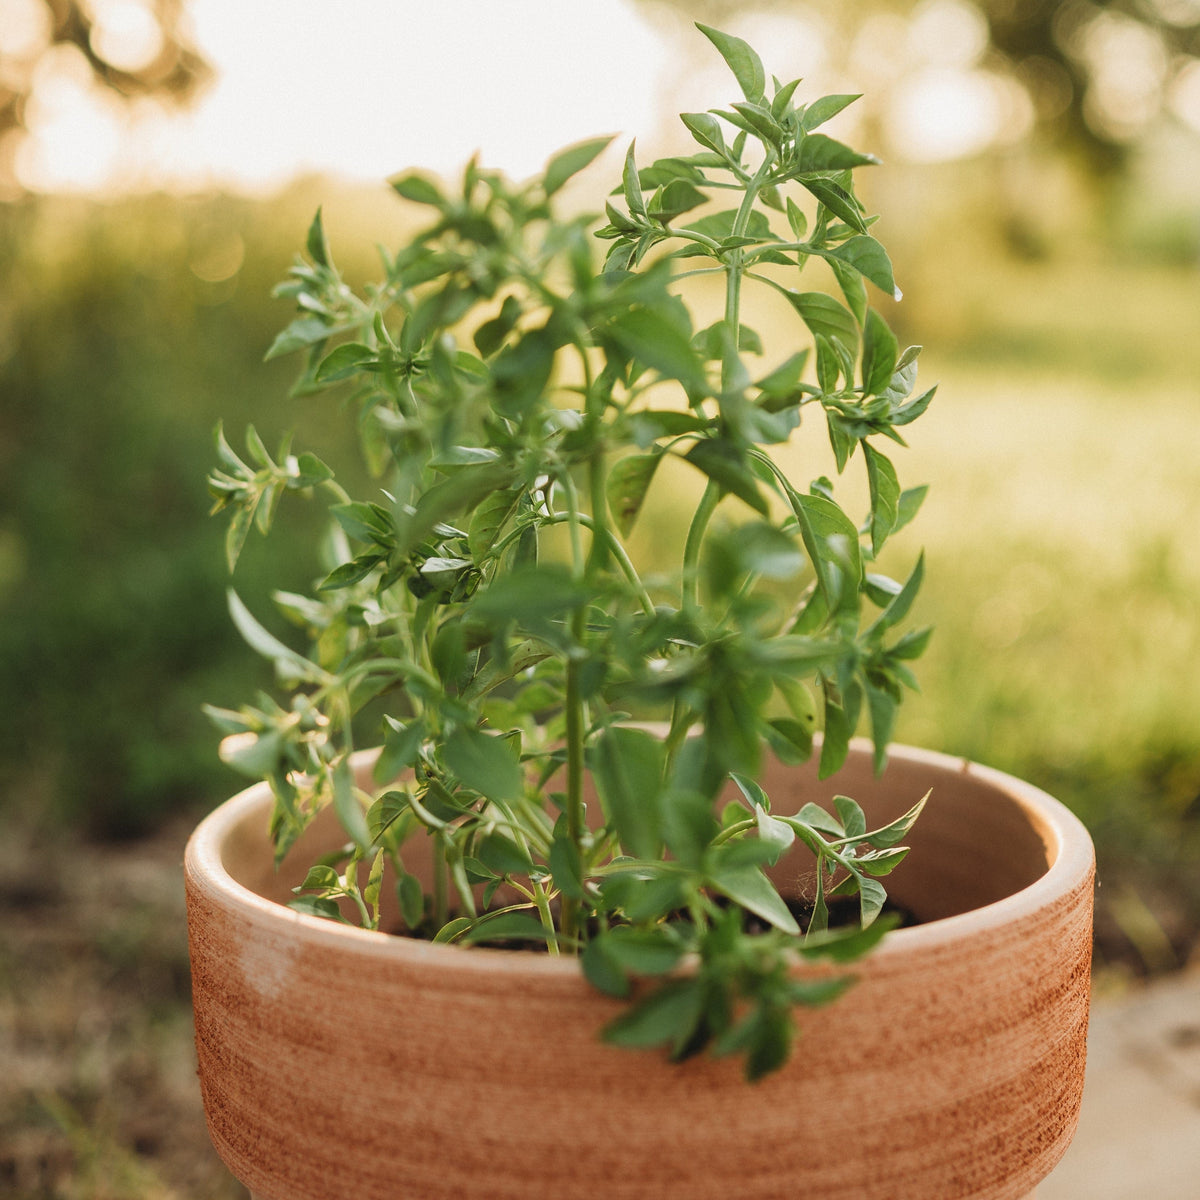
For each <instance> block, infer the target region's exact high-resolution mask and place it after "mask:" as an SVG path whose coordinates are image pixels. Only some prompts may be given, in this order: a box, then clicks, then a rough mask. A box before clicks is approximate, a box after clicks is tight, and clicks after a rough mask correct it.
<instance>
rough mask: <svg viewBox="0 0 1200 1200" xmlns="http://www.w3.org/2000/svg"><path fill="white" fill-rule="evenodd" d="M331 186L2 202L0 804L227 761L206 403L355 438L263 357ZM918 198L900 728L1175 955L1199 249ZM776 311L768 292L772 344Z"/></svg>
mask: <svg viewBox="0 0 1200 1200" xmlns="http://www.w3.org/2000/svg"><path fill="white" fill-rule="evenodd" d="M319 194H320V189H318V188H316V187H315V186H314V185H313V184H311V183H310V184H307V185H299V186H297V187H295V188H293V189H292V190H291V191H290V192H288V193H287V194H285V195H284V196H283V197H282V198H280V199H279V200H277V201H275V202H274V203H271V204H267V203H256V202H251V201H248V200H234V199H229V198H221V197H211V198H192V199H174V198H170V197H165V196H157V197H147V198H142V199H132V200H126V201H121V202H115V203H112V204H109V205H94V204H86V203H83V202H79V201H69V200H61V199H59V200H43V201H30V202H28V203H25V204H23V205H17V206H10V207H9V208H7V209H0V702H2V703H3V711H4V712H5V714H6V723H7V725H8V735H7V738H6V744H7V751H6V753H5V754H4V755H3V756H0V805H3V804H5V803H7V804H8V805H20V806H22V807H23V808H26V809H32V810H34V811H36V812H41V813H43V814H45V815H46V817H47V818H48V819H52V820H55V821H58V822H66V823H69V824H72V825H75V826H78V827H80V828H81V829H84V830H87V831H91V832H97V833H102V834H128V833H135V832H138V831H141V830H145V829H146V828H148V827H151V826H153V825H154V824H156V823H157V822H159V821H161V820H162V819H163V817H164V815H165V814H167V813H169V812H172V811H175V810H178V809H179V808H181V807H184V808H192V809H199V808H202V807H207V806H208V805H211V804H212V803H213V802H214V801H215V800H216V799H218V798H219V797H220V796H222V795H223V794H226V793H228V792H229V791H231V790H233V789H234V788H235V787H237V786H239V781H238V780H237V779H236V778H235V777H233V776H232V775H231V774H230V773H229V772H227V771H226V770H225V769H224V768H223V767H221V766H220V765H219V764H218V763H217V761H216V756H215V742H216V737H215V735H214V733H213V732H212V731H211V730H210V728H209V727H208V725H207V723H206V722H205V721H204V719H203V718H202V716H201V715H200V711H199V708H200V704H201V702H203V701H211V702H214V703H218V704H233V705H236V704H237V703H240V702H241V701H242V700H244V699H247V698H249V696H250V695H251V694H252V692H253V690H254V689H255V688H256V687H262V686H269V682H270V681H269V678H268V676H267V674H266V672H265V671H264V670H263V669H262V668H261V667H260V666H259V665H258V664H256V663H255V662H253V661H252V660H251V659H250V657H249V656H248V655H247V654H246V653H245V652H244V650H243V648H242V646H241V644H240V642H239V640H238V639H237V636H236V634H235V633H234V632H233V630H232V628H231V627H230V623H229V621H228V619H227V617H226V614H225V606H224V600H223V592H224V589H225V587H226V586H227V583H228V580H227V579H226V576H225V570H224V562H223V555H222V550H221V540H222V532H223V531H222V527H221V522H220V521H218V520H209V519H208V518H207V516H206V512H207V507H208V499H207V496H206V494H205V490H204V475H205V473H206V470H207V469H208V467H209V465H210V460H211V442H210V435H211V430H212V427H213V426H214V424H215V423H216V421H217V419H218V418H224V420H225V423H226V426H227V429H228V430H229V432H230V436H231V439H233V440H234V441H235V443H236V442H237V441H238V440H239V439H240V437H241V433H242V429H243V427H244V426H245V424H246V423H247V422H251V421H252V422H254V423H255V424H256V425H257V426H258V428H259V429H260V431H261V432H262V433H263V435H264V437H265V438H266V440H267V442H268V444H269V445H270V444H272V443H274V442H275V441H277V439H278V437H279V435H280V434H281V433H282V431H283V430H285V429H288V428H292V427H295V428H296V430H297V440H296V444H297V446H299V447H303V446H305V445H307V444H310V442H311V441H313V440H316V441H318V442H319V444H320V446H321V447H322V449H323V450H325V451H326V452H327V453H329V454H330V456H331V457H332V458H333V459H335V460H337V462H338V464H339V466H340V465H341V464H342V463H346V464H348V463H349V462H350V461H351V459H352V455H353V451H352V449H351V446H350V439H349V437H348V433H347V431H346V430H345V429H343V428H342V426H343V425H346V424H348V423H347V422H345V421H344V420H343V419H342V413H341V410H340V407H339V404H338V402H337V401H336V400H334V401H330V400H329V399H328V398H320V399H317V400H312V399H309V400H302V401H292V400H289V399H287V396H286V392H287V387H288V384H289V382H290V379H291V375H292V371H293V370H294V366H293V364H291V363H288V362H286V361H285V362H284V363H282V364H280V363H278V362H274V363H269V364H264V363H262V361H261V360H262V355H263V352H264V350H265V348H266V347H267V346H268V345H269V344H270V342H271V339H272V337H273V336H274V333H275V331H276V330H277V329H278V328H279V327H280V326H281V325H282V324H283V323H284V322H285V321H286V320H287V319H288V316H289V313H288V308H287V305H286V304H285V303H283V302H275V301H271V300H270V299H269V291H270V288H271V286H272V284H273V283H274V282H276V281H277V280H278V279H279V278H281V277H282V275H283V273H284V272H285V271H286V269H287V266H288V264H289V263H290V261H291V258H292V255H293V253H294V250H295V248H296V247H298V246H299V245H300V244H301V242H302V239H303V232H304V229H305V227H306V225H307V222H308V220H309V218H310V217H311V213H312V210H313V209H314V208H315V207H316V203H317V201H318V196H319ZM325 198H326V199H327V201H328V203H327V206H326V223H327V226H328V227H329V229H330V232H331V237H332V240H333V244H334V247H335V253H336V254H338V255H339V256H340V257H341V258H342V259H344V260H346V261H347V262H348V264H349V266H350V270H351V274H352V275H354V274H362V273H364V272H366V271H368V270H369V269H370V268H371V261H370V260H371V257H372V253H373V251H372V243H373V241H374V240H375V239H376V238H379V239H380V240H383V241H385V242H387V241H389V240H390V239H391V238H392V237H393V236H394V234H395V232H396V231H397V230H398V229H399V228H400V227H401V222H402V220H403V219H404V215H405V214H404V213H403V211H402V210H400V209H399V208H397V207H395V206H393V205H391V202H390V199H389V197H387V195H386V194H385V192H384V190H383V189H380V191H379V193H371V194H369V195H362V194H350V193H340V192H335V193H332V194H329V193H328V191H326V196H325ZM910 200H911V197H907V196H906V195H904V194H900V195H897V196H893V197H891V198H889V199H888V200H887V201H886V203H885V204H881V206H883V207H885V208H887V209H888V211H891V212H893V213H894V214H895V213H897V205H899V206H900V209H899V214H898V215H896V216H893V218H892V223H893V224H897V225H898V226H899V228H898V229H897V230H896V231H894V233H892V234H890V233H889V232H888V231H886V230H885V231H883V236H884V237H885V238H893V239H894V241H893V246H894V254H895V258H896V267H897V277H898V278H899V279H900V280H901V282H902V285H903V286H904V288H905V291H906V293H907V296H906V299H905V301H904V303H903V304H902V305H900V306H898V307H897V308H895V309H894V310H891V309H889V318H890V319H892V320H893V321H894V322H895V324H896V325H897V326H898V328H899V330H900V333H901V336H902V337H907V338H908V340H914V341H915V340H920V341H923V342H924V343H925V344H926V345H927V347H928V348H927V350H926V353H925V356H924V357H923V359H922V370H921V375H922V380H923V381H924V382H925V383H926V384H928V383H931V382H934V381H939V382H940V390H939V393H938V397H937V399H936V400H935V402H934V404H933V406H932V407H931V409H930V411H929V414H928V415H927V416H926V417H925V418H924V419H923V420H922V422H920V423H919V424H918V425H916V426H914V427H913V429H912V431H911V435H912V436H911V441H912V448H911V451H910V452H909V453H901V454H899V455H898V456H897V460H896V461H897V465H898V468H899V470H900V474H901V480H902V482H903V483H904V484H905V485H912V484H915V483H920V482H927V483H930V484H931V485H932V490H931V493H930V498H929V500H928V502H927V505H926V509H925V510H924V512H923V513H922V516H921V518H920V519H919V520H918V521H917V523H916V525H915V526H914V527H913V528H912V529H911V530H910V531H906V532H905V534H904V535H903V542H902V544H901V545H900V546H899V547H898V548H897V552H896V562H895V564H894V569H895V570H896V571H902V570H904V569H906V566H905V564H906V563H907V562H910V561H911V558H912V556H913V555H914V554H915V552H916V549H917V548H918V547H919V546H922V545H923V546H924V547H925V548H926V549H927V552H928V556H929V571H928V577H927V583H926V586H925V591H924V595H923V598H922V600H921V602H920V603H919V606H918V607H919V614H918V615H919V617H920V619H921V620H922V622H926V621H927V622H932V623H933V624H935V625H936V626H937V634H936V636H935V638H934V641H933V643H932V646H931V649H930V651H929V653H928V655H927V657H926V659H925V660H924V661H923V662H922V663H921V664H919V667H920V670H919V676H920V679H921V681H922V687H923V693H922V695H920V696H918V697H915V698H913V699H912V700H911V701H910V702H909V704H908V706H907V709H906V711H905V713H904V715H903V717H902V723H901V726H900V731H899V733H900V736H901V738H903V739H904V740H908V741H914V742H919V743H921V744H925V745H928V746H932V747H935V748H940V749H944V750H947V751H950V752H952V753H956V754H963V755H967V756H969V757H972V758H975V759H979V760H981V761H984V762H989V763H992V764H994V765H996V766H998V767H1001V768H1003V769H1007V770H1011V771H1014V772H1016V773H1018V774H1021V775H1024V776H1026V777H1028V778H1030V779H1032V780H1033V781H1034V782H1037V783H1040V784H1042V785H1043V786H1046V787H1047V788H1048V789H1049V790H1051V791H1052V792H1054V793H1055V794H1057V795H1059V796H1060V797H1061V798H1063V799H1064V800H1065V801H1066V802H1067V803H1068V804H1070V805H1071V806H1072V807H1073V808H1074V809H1075V810H1076V811H1078V812H1079V813H1080V815H1081V816H1083V818H1084V819H1085V820H1086V821H1087V822H1088V823H1089V825H1090V826H1091V828H1092V829H1093V832H1094V833H1095V835H1096V837H1097V840H1098V842H1099V843H1100V846H1101V854H1102V865H1103V866H1104V867H1105V869H1106V870H1107V871H1108V872H1109V875H1110V877H1111V878H1112V879H1113V880H1114V881H1115V883H1117V884H1120V885H1121V886H1123V885H1124V884H1125V883H1126V882H1130V883H1131V884H1132V885H1133V886H1136V887H1137V888H1139V889H1141V891H1142V892H1143V893H1145V894H1156V895H1157V894H1158V892H1161V896H1162V899H1161V900H1157V901H1156V902H1155V911H1156V912H1157V913H1159V914H1160V918H1159V919H1160V923H1161V924H1162V926H1163V928H1164V929H1166V931H1167V934H1168V940H1172V941H1173V942H1175V943H1177V944H1178V953H1180V954H1182V953H1184V952H1185V947H1186V944H1187V943H1188V942H1190V940H1191V939H1192V937H1193V936H1194V933H1195V930H1196V929H1197V928H1200V882H1198V881H1197V880H1196V875H1197V874H1198V873H1197V872H1196V871H1195V869H1194V868H1195V864H1196V861H1197V858H1198V857H1200V853H1198V852H1200V844H1198V843H1200V836H1198V834H1197V828H1198V826H1200V735H1198V732H1197V731H1200V671H1198V670H1197V668H1198V667H1200V646H1198V645H1197V641H1198V637H1200V634H1198V632H1197V627H1198V622H1197V620H1196V611H1195V600H1194V598H1195V596H1196V595H1197V594H1198V586H1200V544H1198V542H1197V539H1196V538H1195V536H1194V533H1193V531H1194V530H1195V528H1196V527H1197V523H1198V521H1197V519H1198V518H1200V477H1198V475H1197V472H1196V470H1195V465H1194V455H1193V449H1192V448H1193V447H1194V446H1195V444H1196V439H1195V435H1194V422H1195V419H1196V416H1197V405H1198V403H1200V400H1198V395H1197V387H1196V380H1197V379H1198V378H1200V339H1198V338H1197V337H1196V336H1195V314H1196V312H1197V311H1198V309H1200V305H1198V303H1197V301H1198V300H1200V294H1198V293H1200V275H1198V274H1197V270H1196V265H1195V260H1194V258H1193V257H1192V255H1191V252H1190V250H1188V248H1187V244H1186V243H1179V246H1181V247H1183V248H1182V249H1179V248H1178V247H1177V249H1176V251H1173V252H1172V253H1171V254H1167V253H1162V252H1159V250H1155V252H1153V253H1151V252H1150V251H1149V250H1147V251H1146V252H1144V253H1139V252H1136V246H1135V245H1134V244H1133V243H1132V242H1131V241H1130V240H1129V239H1128V238H1121V237H1118V236H1110V237H1108V238H1104V237H1097V236H1091V235H1089V236H1084V234H1083V233H1082V232H1080V231H1074V232H1073V233H1072V235H1071V236H1069V237H1068V236H1064V237H1063V238H1061V239H1057V240H1055V239H1053V238H1051V239H1049V240H1045V239H1041V240H1038V239H1032V240H1031V239H1030V238H1028V237H1026V238H1018V239H1014V238H1013V236H1012V232H1011V230H1007V231H1006V229H1005V228H1004V227H1002V226H1000V225H998V224H997V223H995V222H989V221H988V220H987V219H985V218H986V213H984V212H983V211H982V210H981V209H980V207H979V206H980V204H982V203H983V200H982V199H981V198H980V197H978V196H976V197H975V198H974V199H973V198H972V197H971V195H970V194H969V193H968V194H966V195H965V196H962V197H960V207H959V209H957V210H954V211H956V212H957V213H958V215H957V216H947V213H948V212H950V211H951V210H949V209H941V210H938V211H937V212H936V213H934V214H933V215H931V214H930V212H929V211H928V210H927V209H925V208H921V209H920V210H919V211H918V210H917V209H911V211H913V212H914V213H917V216H918V217H919V219H914V220H912V221H910V222H907V223H905V221H904V220H903V216H902V214H903V212H904V208H905V206H906V205H908V204H909V202H910ZM972 205H974V206H975V207H974V208H972ZM949 220H953V221H954V222H955V223H954V224H953V226H952V228H951V233H950V236H946V230H945V227H944V224H943V225H939V226H938V227H939V228H940V229H941V237H940V240H939V241H938V243H937V250H936V252H931V251H930V249H929V246H930V242H929V241H928V237H929V230H930V228H931V227H932V225H934V224H937V222H942V223H944V222H946V221H949ZM1031 245H1032V246H1033V249H1034V250H1035V251H1036V252H1031V249H1030V247H1031ZM1014 247H1015V248H1016V250H1019V253H1016V252H1014ZM1160 249H1161V248H1160ZM239 264H240V265H239ZM231 267H232V268H236V269H231ZM779 319H780V318H779V314H777V313H774V312H771V311H766V312H764V313H763V314H762V316H761V318H759V317H756V318H755V320H756V321H758V323H759V325H760V327H761V328H762V329H763V332H764V333H765V334H766V335H767V337H768V344H770V342H771V340H772V338H773V336H774V335H776V334H778V335H779V336H781V337H786V336H788V330H786V329H784V328H783V327H782V326H779V325H777V322H778V321H779ZM815 441H817V442H818V443H820V444H821V445H822V446H823V445H824V438H823V434H818V435H817V437H816V438H815ZM330 446H332V449H330ZM805 453H806V454H808V453H810V451H805ZM805 465H806V467H807V465H809V464H808V463H807V461H806V463H805ZM821 469H827V468H825V467H822V468H821ZM681 482H683V485H684V486H686V481H681ZM847 486H848V487H849V488H850V489H853V488H855V487H861V486H862V484H861V480H857V479H856V477H855V476H854V473H853V470H852V471H851V472H850V473H849V478H848V480H847ZM315 515H316V514H315V513H306V512H305V511H304V508H303V505H302V504H297V505H293V507H292V509H291V510H290V512H289V513H288V514H287V517H286V519H285V520H284V522H283V524H282V526H281V529H282V530H283V532H282V535H281V536H280V537H279V538H277V539H275V538H273V539H272V541H271V542H269V543H265V544H263V543H260V542H259V541H258V540H257V539H256V538H255V539H252V541H251V543H250V546H249V549H248V552H247V556H246V560H245V563H244V565H243V566H241V567H239V573H238V577H237V578H236V580H235V581H234V582H235V585H236V586H237V588H238V589H239V591H240V592H242V593H243V594H244V596H245V598H246V599H247V601H248V602H249V603H250V604H251V606H252V607H255V608H256V611H259V612H260V613H263V612H266V611H268V610H269V604H268V602H267V600H266V593H267V590H268V582H267V581H268V580H269V582H270V586H272V587H273V586H281V585H282V586H287V587H293V588H303V587H305V586H307V585H308V583H309V582H310V576H311V574H312V572H313V564H312V561H311V558H310V557H309V556H308V549H309V546H310V545H311V539H312V535H313V530H314V524H313V518H314V517H315ZM669 519H670V518H669V515H667V516H664V519H663V521H657V520H656V522H655V524H656V525H662V524H669ZM644 549H646V548H645V547H644ZM648 549H649V551H650V552H652V551H653V546H652V545H651V546H649V547H648ZM885 565H887V564H885ZM1156 889H1157V890H1158V891H1156Z"/></svg>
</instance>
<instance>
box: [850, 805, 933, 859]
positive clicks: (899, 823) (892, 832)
mask: <svg viewBox="0 0 1200 1200" xmlns="http://www.w3.org/2000/svg"><path fill="white" fill-rule="evenodd" d="M931 794H932V793H931V792H926V793H925V795H924V796H922V797H921V799H920V800H918V801H917V802H916V804H914V805H913V806H912V808H910V809H909V810H908V812H906V813H905V814H904V815H903V816H902V817H897V818H896V819H895V820H894V821H892V822H890V823H889V824H887V825H884V826H882V827H881V828H879V829H875V830H872V831H871V833H870V834H869V835H868V837H867V838H866V841H867V844H868V845H870V846H874V847H875V849H876V850H888V849H890V848H891V847H892V846H895V845H897V844H898V843H899V842H902V841H903V840H904V839H905V838H906V837H907V836H908V831H909V830H910V829H911V828H912V827H913V825H914V823H915V822H916V820H917V818H918V817H919V816H920V815H921V811H922V810H923V809H924V807H925V804H926V801H928V799H929V797H930V795H931Z"/></svg>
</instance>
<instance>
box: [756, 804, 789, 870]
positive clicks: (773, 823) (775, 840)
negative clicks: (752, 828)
mask: <svg viewBox="0 0 1200 1200" xmlns="http://www.w3.org/2000/svg"><path fill="white" fill-rule="evenodd" d="M754 817H755V820H756V821H757V822H758V836H759V837H760V838H761V839H762V840H763V841H764V842H766V843H767V844H768V845H769V846H771V848H772V851H773V854H774V857H773V858H771V859H770V860H769V861H770V865H771V866H774V865H775V863H777V862H778V861H779V858H780V855H782V854H783V853H784V852H785V851H786V850H787V849H788V848H789V847H790V846H791V845H792V843H793V842H794V841H795V840H796V831H795V830H794V829H793V828H792V827H791V826H790V825H789V824H788V823H787V822H786V821H781V820H779V818H778V817H773V816H771V814H770V813H769V812H767V810H766V809H765V808H763V807H762V806H761V805H755V808H754Z"/></svg>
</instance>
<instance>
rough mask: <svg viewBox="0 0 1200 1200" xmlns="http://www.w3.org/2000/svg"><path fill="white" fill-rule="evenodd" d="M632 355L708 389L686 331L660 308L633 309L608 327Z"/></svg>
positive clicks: (686, 382)
mask: <svg viewBox="0 0 1200 1200" xmlns="http://www.w3.org/2000/svg"><path fill="white" fill-rule="evenodd" d="M606 332H608V333H609V334H610V335H611V336H612V338H613V340H614V341H616V343H617V344H618V345H619V346H620V347H621V349H622V350H624V351H625V353H626V354H628V355H629V356H630V357H632V358H636V359H637V360H638V361H639V362H641V363H644V364H645V365H646V366H647V367H651V368H652V369H653V370H655V371H658V372H659V373H660V374H662V375H665V376H667V377H668V378H671V379H678V380H680V381H681V382H682V383H683V384H684V386H685V387H688V388H691V389H693V390H696V391H703V390H704V388H705V378H704V368H703V366H702V364H701V362H700V359H699V357H698V356H697V354H696V352H695V350H693V349H692V343H691V333H690V332H684V331H683V330H682V329H680V328H679V326H678V325H677V324H676V323H675V322H674V321H672V320H670V319H669V318H668V317H666V316H664V315H663V314H662V313H661V312H660V311H659V310H658V309H653V308H633V309H629V310H627V311H624V312H621V313H619V314H618V315H617V316H616V317H615V318H614V319H613V320H612V321H611V322H609V324H608V326H607V327H606Z"/></svg>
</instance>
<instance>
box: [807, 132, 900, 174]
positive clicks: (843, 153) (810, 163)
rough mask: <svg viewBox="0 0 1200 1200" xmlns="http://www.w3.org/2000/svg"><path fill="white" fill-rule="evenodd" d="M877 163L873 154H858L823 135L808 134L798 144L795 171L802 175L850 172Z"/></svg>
mask: <svg viewBox="0 0 1200 1200" xmlns="http://www.w3.org/2000/svg"><path fill="white" fill-rule="evenodd" d="M878 163H879V159H877V158H876V157H875V156H874V155H873V154H860V153H859V152H858V151H857V150H851V149H850V147H849V146H845V145H843V144H842V143H841V142H838V141H834V139H833V138H831V137H826V136H825V135H824V134H823V133H810V134H809V135H808V136H807V137H806V138H805V139H804V140H803V141H802V142H801V143H800V154H799V160H798V163H797V166H796V168H795V170H796V171H798V172H800V173H802V174H808V173H809V172H813V171H851V170H853V169H854V168H855V167H867V166H875V165H877V164H878Z"/></svg>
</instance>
